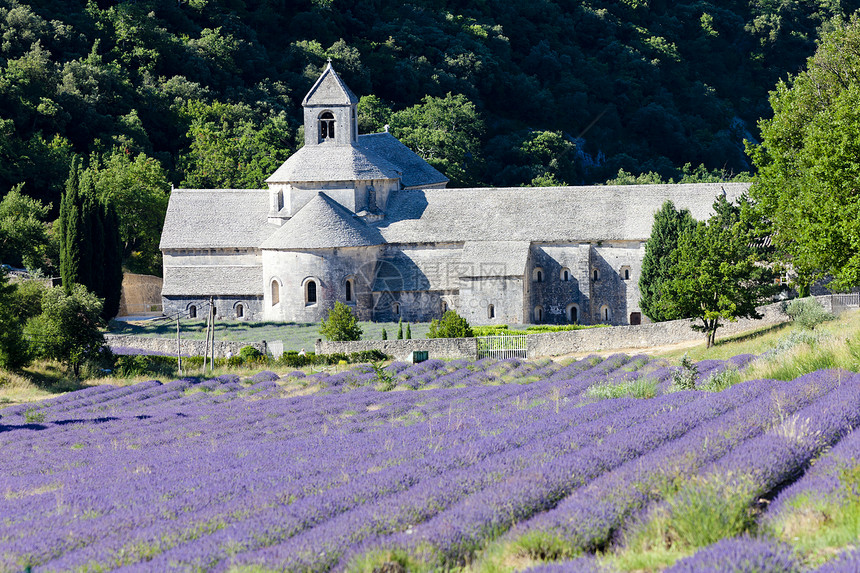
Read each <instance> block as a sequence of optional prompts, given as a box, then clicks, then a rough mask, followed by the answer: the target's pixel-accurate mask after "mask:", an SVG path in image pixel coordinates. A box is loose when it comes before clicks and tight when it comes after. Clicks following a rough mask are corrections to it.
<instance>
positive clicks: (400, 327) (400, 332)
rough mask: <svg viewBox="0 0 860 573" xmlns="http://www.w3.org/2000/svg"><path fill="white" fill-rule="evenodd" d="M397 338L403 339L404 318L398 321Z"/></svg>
mask: <svg viewBox="0 0 860 573" xmlns="http://www.w3.org/2000/svg"><path fill="white" fill-rule="evenodd" d="M397 340H403V319H402V318H401V319H400V320H399V321H397Z"/></svg>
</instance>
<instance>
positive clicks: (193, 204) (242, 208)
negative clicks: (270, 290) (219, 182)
mask: <svg viewBox="0 0 860 573" xmlns="http://www.w3.org/2000/svg"><path fill="white" fill-rule="evenodd" d="M268 214H269V192H268V191H266V190H264V189H174V190H173V191H172V192H171V193H170V201H169V203H168V204H167V215H166V216H165V218H164V230H163V231H162V233H161V244H160V245H159V248H161V249H201V248H219V247H233V248H259V246H260V243H262V242H263V240H264V239H265V238H266V237H268V236H269V234H271V233H272V231H274V230H275V229H276V227H274V226H270V225H268V224H267V223H266V220H267V217H268Z"/></svg>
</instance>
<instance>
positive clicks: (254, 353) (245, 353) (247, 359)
mask: <svg viewBox="0 0 860 573" xmlns="http://www.w3.org/2000/svg"><path fill="white" fill-rule="evenodd" d="M239 358H241V359H242V362H243V363H251V362H257V361H259V360H261V359H263V358H265V356H264V355H263V353H262V352H260V351H259V350H257V349H256V348H254V347H253V346H243V347H242V348H240V349H239Z"/></svg>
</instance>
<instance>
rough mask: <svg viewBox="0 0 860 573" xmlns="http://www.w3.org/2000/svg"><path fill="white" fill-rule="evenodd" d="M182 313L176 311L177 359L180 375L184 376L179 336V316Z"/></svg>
mask: <svg viewBox="0 0 860 573" xmlns="http://www.w3.org/2000/svg"><path fill="white" fill-rule="evenodd" d="M180 315H181V313H179V312H177V313H176V361H177V362H178V364H179V375H180V376H182V344H181V342H180V338H179V317H180Z"/></svg>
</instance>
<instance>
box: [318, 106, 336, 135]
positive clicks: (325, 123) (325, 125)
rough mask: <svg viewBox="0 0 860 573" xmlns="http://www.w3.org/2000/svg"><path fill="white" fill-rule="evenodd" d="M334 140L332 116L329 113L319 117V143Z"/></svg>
mask: <svg viewBox="0 0 860 573" xmlns="http://www.w3.org/2000/svg"><path fill="white" fill-rule="evenodd" d="M326 139H334V115H332V113H331V112H330V111H326V112H323V113H322V114H321V115H320V141H324V140H326Z"/></svg>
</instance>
